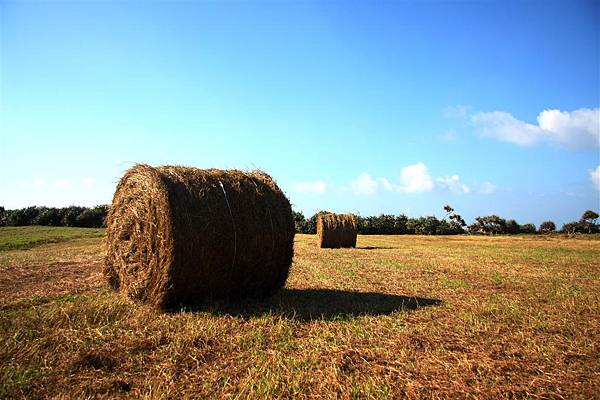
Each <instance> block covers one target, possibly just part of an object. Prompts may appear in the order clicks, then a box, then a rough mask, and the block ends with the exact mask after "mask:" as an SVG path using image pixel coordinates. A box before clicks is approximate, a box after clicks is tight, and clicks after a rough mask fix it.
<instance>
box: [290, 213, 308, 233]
mask: <svg viewBox="0 0 600 400" xmlns="http://www.w3.org/2000/svg"><path fill="white" fill-rule="evenodd" d="M292 214H293V215H294V226H295V228H296V232H297V233H302V232H303V231H304V224H306V218H305V217H304V214H302V213H301V212H300V211H292Z"/></svg>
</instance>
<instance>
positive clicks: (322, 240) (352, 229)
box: [317, 213, 358, 248]
mask: <svg viewBox="0 0 600 400" xmlns="http://www.w3.org/2000/svg"><path fill="white" fill-rule="evenodd" d="M357 231H358V224H357V221H356V217H355V216H354V215H352V214H333V213H330V214H321V215H319V216H318V217H317V242H318V244H319V247H320V248H339V247H356V233H357Z"/></svg>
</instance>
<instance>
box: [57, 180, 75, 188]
mask: <svg viewBox="0 0 600 400" xmlns="http://www.w3.org/2000/svg"><path fill="white" fill-rule="evenodd" d="M54 186H56V187H57V188H59V189H66V188H68V187H71V182H69V181H68V180H66V179H61V180H58V181H56V182H54Z"/></svg>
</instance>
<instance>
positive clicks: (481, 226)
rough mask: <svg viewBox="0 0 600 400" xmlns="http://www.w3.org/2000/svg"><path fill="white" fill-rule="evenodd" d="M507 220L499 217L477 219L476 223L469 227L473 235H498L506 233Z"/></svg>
mask: <svg viewBox="0 0 600 400" xmlns="http://www.w3.org/2000/svg"><path fill="white" fill-rule="evenodd" d="M505 231H506V220H505V219H504V218H500V217H499V216H497V215H488V216H485V217H476V218H475V222H474V223H473V224H471V225H470V226H469V232H471V233H483V234H486V235H497V234H500V233H505Z"/></svg>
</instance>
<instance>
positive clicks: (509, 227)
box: [504, 219, 521, 235]
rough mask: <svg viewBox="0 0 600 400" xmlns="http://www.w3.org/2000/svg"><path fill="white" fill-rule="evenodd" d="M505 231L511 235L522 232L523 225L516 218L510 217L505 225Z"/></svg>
mask: <svg viewBox="0 0 600 400" xmlns="http://www.w3.org/2000/svg"><path fill="white" fill-rule="evenodd" d="M504 232H506V233H509V234H511V235H516V234H517V233H519V232H521V225H519V223H518V222H517V221H515V220H514V219H509V220H507V221H506V224H505V225H504Z"/></svg>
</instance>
